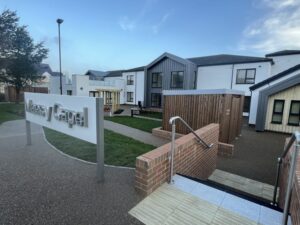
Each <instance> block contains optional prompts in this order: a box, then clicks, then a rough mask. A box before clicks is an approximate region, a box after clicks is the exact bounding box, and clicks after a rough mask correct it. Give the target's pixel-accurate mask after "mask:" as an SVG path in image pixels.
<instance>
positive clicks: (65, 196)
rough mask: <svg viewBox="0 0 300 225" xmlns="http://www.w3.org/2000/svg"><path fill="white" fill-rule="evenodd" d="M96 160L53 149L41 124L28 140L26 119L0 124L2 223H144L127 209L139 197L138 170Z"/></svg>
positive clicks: (0, 217)
mask: <svg viewBox="0 0 300 225" xmlns="http://www.w3.org/2000/svg"><path fill="white" fill-rule="evenodd" d="M95 173H96V166H95V165H94V164H88V163H84V162H81V161H78V160H76V159H72V158H69V157H67V156H64V155H62V154H60V153H59V152H57V151H56V150H54V149H52V148H51V147H50V146H49V145H48V144H47V143H46V142H45V141H44V139H43V135H42V130H41V127H39V126H32V146H26V136H25V122H24V120H17V121H10V122H6V123H3V124H2V125H0V224H5V225H10V224H13V225H18V224H20V225H21V224H22V225H24V224H46V225H47V224H51V225H53V224H72V225H74V224H76V225H78V224H84V225H86V224H114V225H115V224H140V222H138V221H137V220H136V219H135V218H133V217H131V216H130V215H128V213H127V212H128V211H129V209H131V208H132V207H133V206H135V205H136V204H137V203H138V202H139V201H140V200H141V197H140V196H138V195H137V194H136V192H135V190H134V170H132V169H121V168H113V167H106V168H105V183H97V182H96V179H95Z"/></svg>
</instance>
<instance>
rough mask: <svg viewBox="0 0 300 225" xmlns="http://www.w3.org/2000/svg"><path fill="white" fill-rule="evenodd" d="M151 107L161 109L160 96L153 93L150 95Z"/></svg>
mask: <svg viewBox="0 0 300 225" xmlns="http://www.w3.org/2000/svg"><path fill="white" fill-rule="evenodd" d="M151 107H158V108H160V107H161V94H159V93H153V94H151Z"/></svg>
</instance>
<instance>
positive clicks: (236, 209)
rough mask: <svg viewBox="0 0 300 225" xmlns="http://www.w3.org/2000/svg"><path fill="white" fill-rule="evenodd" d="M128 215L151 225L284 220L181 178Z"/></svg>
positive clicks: (273, 223) (274, 224)
mask: <svg viewBox="0 0 300 225" xmlns="http://www.w3.org/2000/svg"><path fill="white" fill-rule="evenodd" d="M199 188H200V189H199ZM210 189H211V190H210ZM199 196H200V197H199ZM202 197H203V198H202ZM129 214H130V215H132V216H134V217H135V218H137V219H138V220H140V221H141V222H143V223H144V224H149V225H152V224H153V225H157V224H170V225H171V224H172V225H177V224H178V225H179V224H180V225H182V224H183V225H184V224H186V225H193V224H195V225H208V224H213V225H248V224H249V225H252V224H253V225H262V224H265V225H277V224H278V225H279V224H281V218H282V213H280V212H277V211H274V210H272V209H269V208H266V207H264V206H260V205H258V204H256V203H253V202H249V201H247V200H244V199H241V198H239V197H236V196H233V195H231V194H228V193H225V192H223V191H219V190H216V189H214V188H211V187H208V186H205V185H202V184H199V183H196V182H194V181H190V180H188V179H186V178H182V177H180V176H176V179H175V184H174V185H169V184H164V185H162V186H161V187H160V188H158V189H157V190H156V191H155V192H153V193H152V194H151V195H149V196H148V197H146V198H145V199H144V200H143V201H141V202H140V203H139V204H138V205H137V206H135V207H134V208H133V209H131V210H130V211H129Z"/></svg>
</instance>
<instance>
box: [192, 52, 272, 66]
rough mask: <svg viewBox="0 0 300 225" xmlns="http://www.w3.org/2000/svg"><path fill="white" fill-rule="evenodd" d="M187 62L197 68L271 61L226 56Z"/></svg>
mask: <svg viewBox="0 0 300 225" xmlns="http://www.w3.org/2000/svg"><path fill="white" fill-rule="evenodd" d="M188 60H190V61H192V62H193V63H195V64H196V65H197V66H215V65H226V64H241V63H254V62H271V61H272V59H268V58H264V57H253V56H242V55H227V54H220V55H211V56H203V57H195V58H188Z"/></svg>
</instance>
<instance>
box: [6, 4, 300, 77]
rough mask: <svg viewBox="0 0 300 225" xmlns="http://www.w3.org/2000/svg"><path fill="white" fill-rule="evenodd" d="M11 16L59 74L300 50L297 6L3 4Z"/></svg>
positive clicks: (299, 8)
mask: <svg viewBox="0 0 300 225" xmlns="http://www.w3.org/2000/svg"><path fill="white" fill-rule="evenodd" d="M5 9H10V10H16V11H17V13H18V16H19V17H20V18H21V20H20V22H21V24H24V25H28V29H29V32H30V34H31V35H32V37H33V38H34V40H35V41H44V42H45V46H46V47H47V48H49V50H50V53H49V57H48V59H46V60H45V62H46V63H49V64H50V66H51V68H52V69H53V70H54V71H57V70H58V41H57V36H58V34H57V33H58V32H57V24H56V19H57V18H62V19H64V23H63V24H62V25H61V35H62V67H63V68H62V70H63V71H64V72H67V73H68V74H69V75H70V74H74V73H76V74H81V73H84V72H85V71H86V70H88V69H94V70H117V69H128V68H132V67H137V66H143V65H146V64H148V63H150V62H151V61H152V60H153V59H155V58H156V57H158V56H159V55H161V54H162V53H163V52H170V53H173V54H176V55H178V56H181V57H196V56H204V55H212V54H221V53H227V54H240V55H255V56H264V55H265V54H266V53H270V52H272V51H276V50H282V49H300V0H107V1H104V0H102V1H100V0H85V1H83V0H76V1H71V0H51V1H39V0H26V1H25V0H0V10H1V11H3V10H5Z"/></svg>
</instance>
